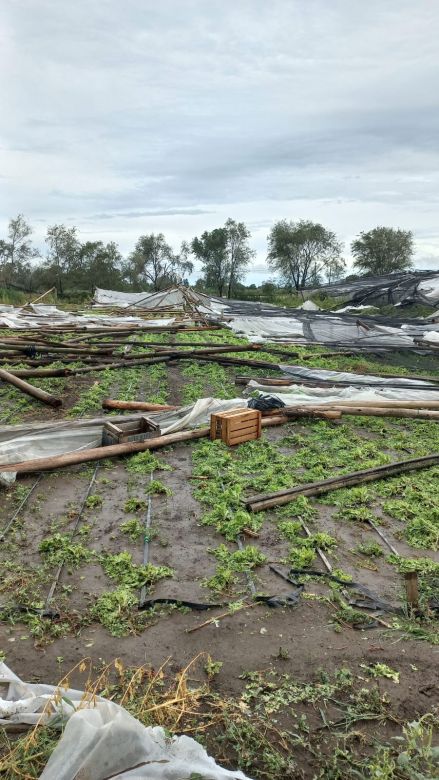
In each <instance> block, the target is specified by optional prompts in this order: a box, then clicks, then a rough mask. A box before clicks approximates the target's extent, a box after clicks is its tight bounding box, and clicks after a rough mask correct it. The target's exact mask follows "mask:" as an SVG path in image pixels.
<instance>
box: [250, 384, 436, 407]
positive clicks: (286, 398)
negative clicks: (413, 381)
mask: <svg viewBox="0 0 439 780" xmlns="http://www.w3.org/2000/svg"><path fill="white" fill-rule="evenodd" d="M246 393H256V394H257V395H276V396H277V397H278V398H280V399H281V400H282V401H283V402H284V403H285V405H286V406H317V405H318V404H336V403H338V402H339V401H353V402H355V403H356V404H358V406H361V404H362V402H363V401H367V402H369V401H439V390H438V392H434V391H433V392H432V391H425V390H424V391H422V390H408V389H397V388H394V387H383V388H382V389H381V388H376V387H373V388H372V387H369V388H366V387H365V388H364V389H363V388H359V387H340V388H338V387H330V388H326V387H304V386H303V385H290V386H288V387H280V386H279V385H260V384H258V382H257V381H256V380H253V379H252V380H251V381H250V382H249V383H248V385H247V388H246Z"/></svg>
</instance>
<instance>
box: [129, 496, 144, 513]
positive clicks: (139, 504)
mask: <svg viewBox="0 0 439 780" xmlns="http://www.w3.org/2000/svg"><path fill="white" fill-rule="evenodd" d="M145 509H146V501H144V500H143V499H142V498H128V499H127V500H126V501H125V505H124V508H123V510H124V512H140V511H142V512H143V511H144V510H145Z"/></svg>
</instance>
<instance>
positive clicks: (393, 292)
mask: <svg viewBox="0 0 439 780" xmlns="http://www.w3.org/2000/svg"><path fill="white" fill-rule="evenodd" d="M306 292H307V294H308V295H312V294H313V293H320V294H321V293H325V294H326V295H331V296H334V297H340V298H341V297H343V298H345V297H349V299H350V302H352V303H377V304H379V305H383V304H394V305H397V304H399V303H402V304H408V303H427V304H431V305H433V306H434V305H435V304H436V303H439V273H438V272H437V271H402V272H399V273H394V274H387V275H383V276H360V277H358V278H357V279H351V280H349V281H348V280H346V281H343V280H341V281H340V282H336V283H335V284H326V285H322V286H321V287H318V288H315V289H314V290H307V291H306Z"/></svg>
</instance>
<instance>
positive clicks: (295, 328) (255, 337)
mask: <svg viewBox="0 0 439 780" xmlns="http://www.w3.org/2000/svg"><path fill="white" fill-rule="evenodd" d="M227 327H228V328H230V329H231V330H233V331H234V332H235V333H236V334H237V335H239V336H246V337H247V338H248V339H250V340H251V341H254V342H258V341H295V342H297V343H302V342H303V343H307V342H316V343H322V344H325V343H327V344H337V345H341V344H351V345H355V346H360V347H371V346H377V347H396V348H397V347H404V346H410V347H411V346H414V342H413V337H412V334H411V333H409V332H407V331H403V329H402V327H401V325H400V326H399V327H391V326H386V325H380V324H377V323H376V322H371V321H370V320H368V321H367V324H366V323H362V322H360V321H359V320H354V319H353V318H345V319H343V318H341V317H338V316H335V315H332V316H330V315H327V316H325V315H322V314H319V313H314V314H312V313H310V312H306V313H305V312H304V313H303V315H302V316H300V315H299V314H298V316H297V317H287V316H283V317H276V316H266V317H258V316H248V317H234V318H233V319H232V320H231V321H230V322H228V323H227ZM424 330H425V326H424V327H423V328H422V329H420V330H419V335H420V334H421V333H422V332H423V331H424ZM416 333H418V331H416Z"/></svg>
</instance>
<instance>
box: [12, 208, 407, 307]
mask: <svg viewBox="0 0 439 780" xmlns="http://www.w3.org/2000/svg"><path fill="white" fill-rule="evenodd" d="M32 233H33V231H32V227H31V226H30V224H29V222H28V221H27V220H26V219H25V217H24V216H23V215H22V214H19V215H18V216H17V217H15V218H14V219H11V220H10V222H9V226H8V232H7V236H6V237H5V238H4V239H0V287H3V288H15V289H19V290H23V291H26V292H29V293H32V292H37V291H40V290H43V289H44V290H46V289H49V288H50V287H55V288H56V290H57V292H58V294H59V295H60V296H66V297H70V298H75V297H78V296H79V297H81V295H82V296H87V295H89V294H92V293H93V292H94V290H95V288H96V287H97V286H98V287H103V288H107V289H118V290H125V291H129V290H131V291H133V292H135V291H142V290H154V291H156V290H162V289H165V288H166V287H169V286H170V285H172V284H177V283H185V284H187V278H188V277H189V276H190V274H191V273H192V272H193V269H194V263H193V260H197V261H198V262H199V264H200V266H201V273H202V276H201V278H200V279H199V280H198V281H197V283H196V286H197V289H202V290H205V291H206V292H209V293H212V294H216V295H220V296H226V297H228V298H230V297H232V296H233V295H234V294H236V293H237V292H238V291H239V290H240V289H241V288H242V286H243V285H242V280H243V279H244V277H245V275H246V273H247V270H248V268H249V266H250V263H251V261H252V259H253V258H254V257H255V251H254V250H253V249H252V248H251V246H250V239H251V234H250V231H249V229H248V228H247V226H246V225H245V224H244V223H243V222H236V221H235V220H233V219H228V220H227V221H226V222H225V224H224V225H223V226H222V227H218V228H215V229H213V230H206V231H204V233H202V234H201V235H200V236H196V237H195V238H193V240H192V241H191V242H187V241H183V242H182V244H181V246H180V249H179V250H178V251H177V252H176V251H174V249H173V248H172V247H171V246H170V244H169V243H168V242H167V241H166V239H165V236H164V235H163V233H150V234H146V235H143V236H140V237H139V239H138V240H137V242H136V244H135V246H134V248H133V250H132V251H131V252H130V253H129V254H128V256H127V257H125V258H124V257H123V256H122V254H121V252H120V251H119V248H118V246H117V244H115V243H114V242H112V241H111V242H109V243H106V244H105V243H104V242H102V241H85V242H82V241H80V239H79V236H78V231H77V228H76V227H67V226H66V225H62V224H59V225H51V226H49V227H48V228H47V233H46V237H45V250H44V252H41V251H39V250H38V249H36V248H35V246H34V245H33V243H32ZM267 240H268V253H267V264H268V267H269V269H270V270H271V271H273V273H274V274H275V275H276V276H277V277H278V279H279V280H280V283H281V285H282V286H283V287H284V289H285V290H287V291H296V292H297V291H300V290H302V289H303V288H304V287H318V286H320V285H321V284H323V283H329V284H331V283H333V282H336V281H339V280H341V279H343V278H344V277H345V275H346V261H345V260H344V259H343V257H342V250H343V245H342V243H341V242H340V241H339V240H338V238H337V236H336V234H335V233H333V232H332V231H331V230H328V229H327V228H325V227H324V226H323V225H321V224H319V223H317V222H311V221H309V220H299V221H297V222H294V221H288V220H280V221H278V222H276V223H275V224H274V225H273V227H272V228H271V230H270V233H269V235H268V239H267ZM351 252H352V255H353V258H354V269H355V270H356V271H357V272H358V273H359V274H362V275H382V274H388V273H392V272H396V271H405V270H409V269H410V268H411V267H412V266H413V235H412V232H411V231H407V230H399V229H395V228H389V227H381V226H379V227H376V228H374V229H373V230H370V231H368V232H361V233H360V234H359V236H358V237H357V238H356V239H355V240H354V241H353V242H352V244H351ZM269 284H274V282H269Z"/></svg>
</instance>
